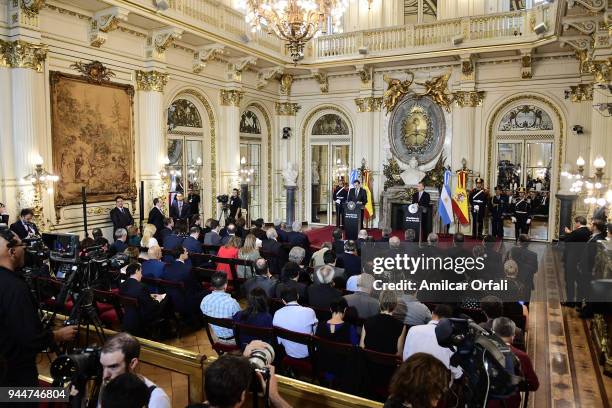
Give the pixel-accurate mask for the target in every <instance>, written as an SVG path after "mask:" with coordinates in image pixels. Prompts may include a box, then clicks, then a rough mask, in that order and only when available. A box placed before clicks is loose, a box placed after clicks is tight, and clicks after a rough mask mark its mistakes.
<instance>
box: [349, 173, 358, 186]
mask: <svg viewBox="0 0 612 408" xmlns="http://www.w3.org/2000/svg"><path fill="white" fill-rule="evenodd" d="M355 180H359V170H357V169H353V170H351V173H350V174H349V188H353V182H354V181H355Z"/></svg>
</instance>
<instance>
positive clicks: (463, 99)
mask: <svg viewBox="0 0 612 408" xmlns="http://www.w3.org/2000/svg"><path fill="white" fill-rule="evenodd" d="M484 94H485V91H457V92H455V93H454V94H453V95H454V101H455V102H457V105H459V106H460V107H462V108H466V107H468V108H474V107H476V106H481V105H482V100H483V99H484Z"/></svg>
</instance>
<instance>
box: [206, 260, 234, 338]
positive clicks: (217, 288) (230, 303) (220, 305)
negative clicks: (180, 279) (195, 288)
mask: <svg viewBox="0 0 612 408" xmlns="http://www.w3.org/2000/svg"><path fill="white" fill-rule="evenodd" d="M210 281H211V284H212V288H213V291H212V292H211V293H210V294H209V295H206V296H205V297H204V299H202V303H201V304H200V310H201V311H202V314H204V315H206V316H210V317H217V318H223V319H231V318H232V317H233V316H234V315H235V314H236V313H238V312H239V311H240V305H239V304H238V302H237V301H236V299H234V298H233V297H232V296H231V295H230V294H229V293H227V292H226V291H225V290H226V289H227V275H226V274H225V273H223V272H215V273H214V274H213V276H212V278H211V280H210ZM210 327H211V329H212V332H213V334H214V335H215V336H216V337H217V339H219V341H221V342H226V343H229V344H234V343H235V341H234V332H233V331H232V330H231V329H226V328H223V327H219V326H215V325H211V326H210Z"/></svg>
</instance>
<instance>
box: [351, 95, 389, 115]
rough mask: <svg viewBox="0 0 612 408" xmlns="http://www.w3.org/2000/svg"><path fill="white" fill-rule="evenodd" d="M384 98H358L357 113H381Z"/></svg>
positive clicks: (356, 102)
mask: <svg viewBox="0 0 612 408" xmlns="http://www.w3.org/2000/svg"><path fill="white" fill-rule="evenodd" d="M382 102H383V98H382V97H375V96H368V97H366V98H356V99H355V104H356V105H357V112H360V113H361V112H380V107H381V106H382Z"/></svg>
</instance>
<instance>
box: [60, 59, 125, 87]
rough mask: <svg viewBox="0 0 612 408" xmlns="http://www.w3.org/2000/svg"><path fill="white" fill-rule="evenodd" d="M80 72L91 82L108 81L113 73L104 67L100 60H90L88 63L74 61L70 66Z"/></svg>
mask: <svg viewBox="0 0 612 408" xmlns="http://www.w3.org/2000/svg"><path fill="white" fill-rule="evenodd" d="M70 68H73V69H75V70H77V71H79V72H80V73H81V74H83V75H84V76H85V77H87V79H88V80H89V81H91V82H95V83H100V82H104V81H109V80H110V78H111V77H114V76H115V73H114V72H113V71H111V70H110V69H108V68H107V67H105V66H104V65H103V64H102V63H101V62H100V61H92V62H90V63H89V64H84V63H82V62H81V61H78V62H75V63H74V64H72V65H71V66H70Z"/></svg>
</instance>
